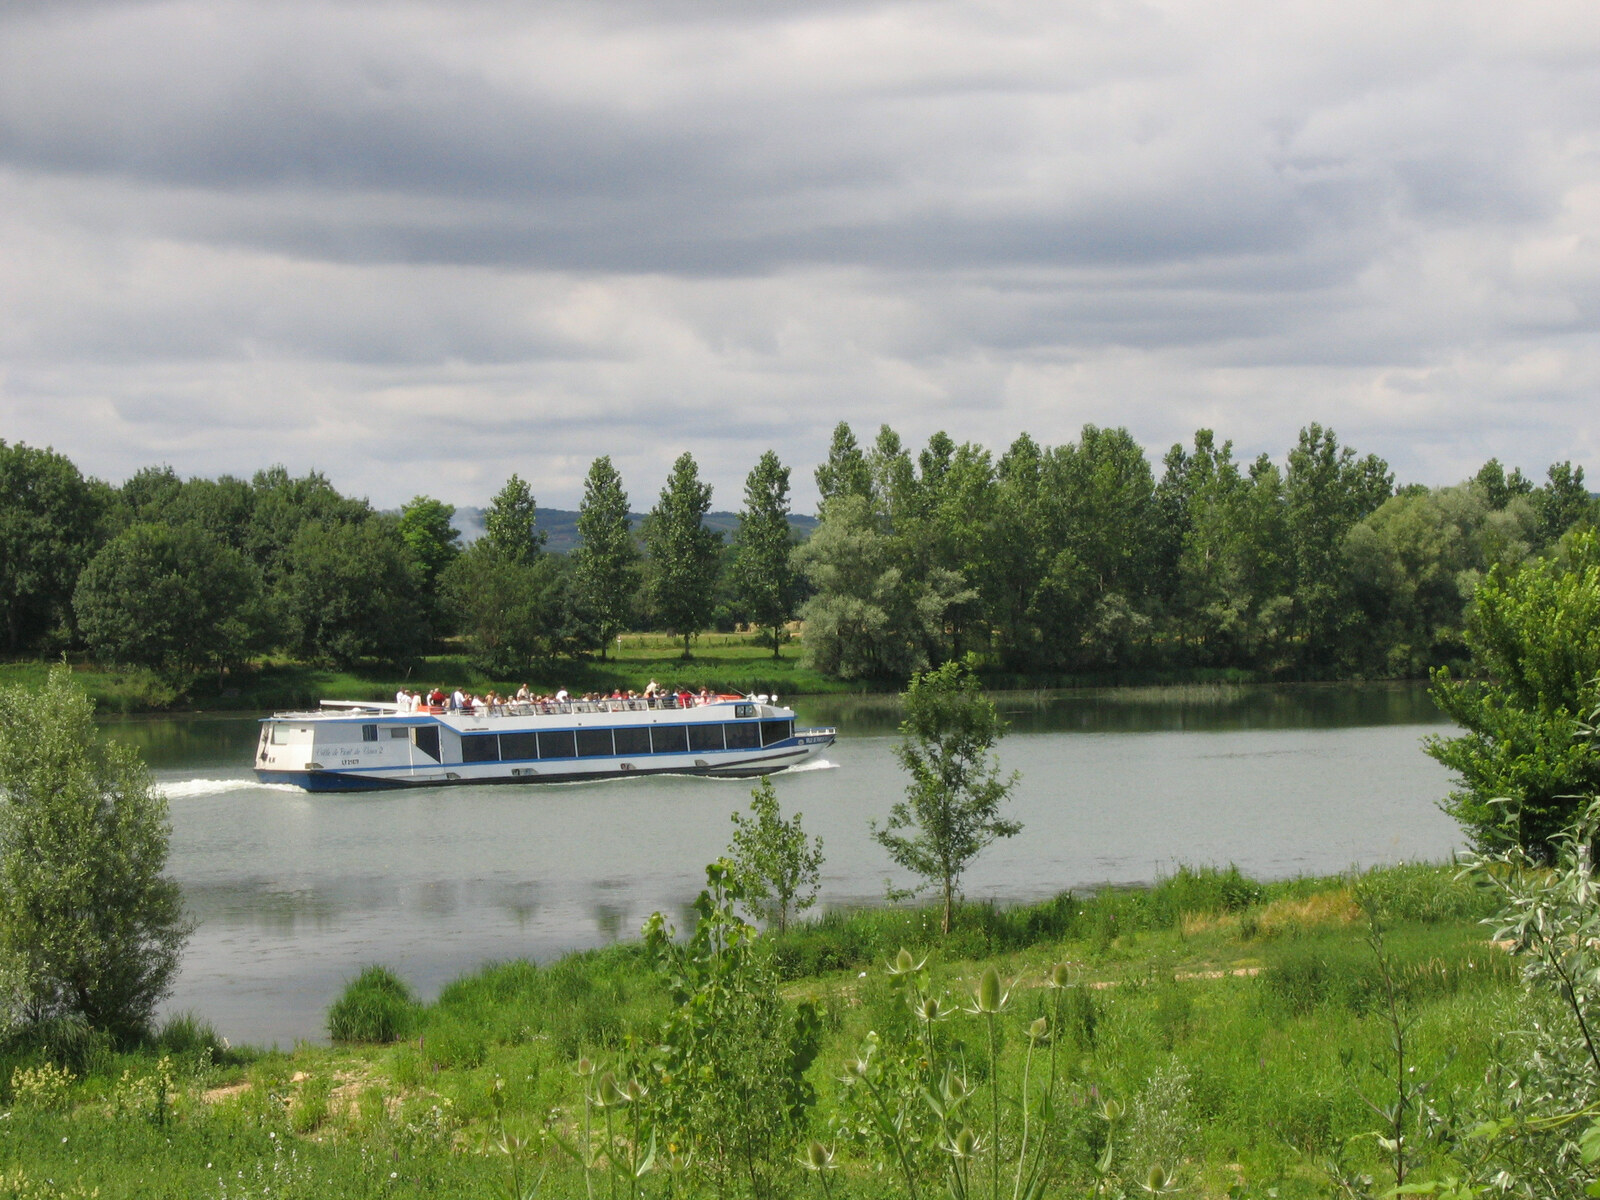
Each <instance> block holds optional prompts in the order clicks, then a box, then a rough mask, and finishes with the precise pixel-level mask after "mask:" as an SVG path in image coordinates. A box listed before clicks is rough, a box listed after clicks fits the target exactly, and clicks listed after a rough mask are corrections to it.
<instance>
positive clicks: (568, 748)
mask: <svg viewBox="0 0 1600 1200" xmlns="http://www.w3.org/2000/svg"><path fill="white" fill-rule="evenodd" d="M577 756H578V748H577V746H576V745H575V744H574V742H573V740H572V730H570V729H562V730H558V731H557V732H555V733H541V734H540V735H539V757H540V758H576V757H577Z"/></svg>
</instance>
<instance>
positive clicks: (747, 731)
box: [255, 699, 835, 792]
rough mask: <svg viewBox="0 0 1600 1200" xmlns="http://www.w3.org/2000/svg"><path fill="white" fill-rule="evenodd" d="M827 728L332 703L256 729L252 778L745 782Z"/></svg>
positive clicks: (633, 710)
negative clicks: (689, 778) (702, 778)
mask: <svg viewBox="0 0 1600 1200" xmlns="http://www.w3.org/2000/svg"><path fill="white" fill-rule="evenodd" d="M834 736H835V734H834V731H833V730H832V729H798V730H797V729H796V728H795V727H794V713H793V711H792V710H791V709H787V708H780V707H778V706H777V705H773V704H767V703H764V702H762V701H761V700H757V699H751V700H744V699H739V700H720V701H715V702H713V703H710V704H704V705H695V706H692V707H688V708H679V707H677V706H676V704H675V703H673V702H670V701H669V702H665V703H662V702H653V703H651V704H649V705H646V704H645V703H644V702H642V701H633V702H629V701H599V702H575V703H569V704H562V705H545V706H521V707H518V706H509V707H506V708H503V709H501V710H499V711H496V712H493V713H474V712H445V711H438V710H426V709H425V710H423V711H420V712H414V711H406V710H402V709H401V708H400V707H399V706H397V705H376V704H375V705H354V704H338V705H335V704H329V705H326V706H325V707H324V708H323V709H321V710H319V711H317V712H313V713H280V714H277V715H275V716H272V717H268V718H266V719H265V720H264V721H263V722H262V730H261V741H260V745H259V747H258V749H257V753H256V763H255V770H256V777H257V778H258V779H260V780H261V781H262V782H264V783H287V784H292V785H294V786H296V787H301V788H304V789H306V790H307V791H313V792H332V791H371V790H376V789H390V788H409V787H442V786H449V785H455V784H487V783H570V782H575V781H579V780H590V779H613V778H628V777H632V776H635V775H715V776H728V777H749V776H755V775H766V774H770V773H772V772H774V771H781V770H783V769H784V768H786V767H791V766H793V765H795V764H796V763H799V762H802V761H804V760H805V759H806V758H809V757H810V756H811V755H813V754H815V753H816V752H817V751H819V750H821V749H823V748H824V747H826V746H829V745H831V744H832V743H833V740H834Z"/></svg>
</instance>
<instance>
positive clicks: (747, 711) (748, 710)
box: [733, 704, 756, 717]
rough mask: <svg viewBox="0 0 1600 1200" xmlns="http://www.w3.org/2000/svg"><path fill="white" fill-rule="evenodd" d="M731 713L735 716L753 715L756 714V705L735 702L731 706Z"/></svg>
mask: <svg viewBox="0 0 1600 1200" xmlns="http://www.w3.org/2000/svg"><path fill="white" fill-rule="evenodd" d="M733 715H734V716H736V717H753V716H755V715H756V706H755V705H754V704H735V705H734V706H733Z"/></svg>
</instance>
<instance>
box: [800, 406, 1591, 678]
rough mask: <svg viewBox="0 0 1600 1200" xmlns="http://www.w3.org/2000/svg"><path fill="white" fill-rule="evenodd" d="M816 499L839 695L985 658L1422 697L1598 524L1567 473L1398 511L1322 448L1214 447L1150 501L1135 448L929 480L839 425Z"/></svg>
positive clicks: (831, 665) (1202, 442) (1308, 436)
mask: <svg viewBox="0 0 1600 1200" xmlns="http://www.w3.org/2000/svg"><path fill="white" fill-rule="evenodd" d="M817 484H818V489H819V491H820V492H821V495H822V505H821V513H820V517H821V524H820V525H819V527H818V528H817V530H816V532H815V533H814V534H813V535H812V536H811V538H810V539H809V540H808V541H807V542H806V543H805V544H804V545H803V546H800V547H799V548H798V549H797V550H796V552H795V563H796V565H797V567H798V568H799V570H800V571H801V572H802V574H803V575H804V577H805V579H806V580H807V581H809V584H810V586H811V588H812V595H811V596H810V598H809V599H808V600H807V601H806V603H805V604H804V606H803V608H802V610H801V612H802V615H803V617H804V618H805V622H806V638H805V641H806V650H807V653H808V654H809V655H811V656H812V658H813V660H814V662H815V664H816V665H817V666H819V667H820V668H822V669H823V670H825V671H827V672H829V673H831V674H835V675H839V676H843V677H846V678H855V677H859V678H872V677H884V678H905V677H906V676H908V675H909V674H910V673H911V672H912V671H915V670H918V669H922V668H925V667H926V666H928V665H930V664H937V663H940V662H944V661H948V660H950V659H952V658H956V657H959V656H961V655H962V654H964V653H965V652H967V651H969V650H972V651H978V652H980V653H981V654H982V655H984V656H985V657H986V659H987V660H988V662H989V663H990V664H991V665H992V666H994V667H998V668H999V669H1001V670H1003V671H1005V672H1008V673H1011V674H1014V675H1046V674H1059V673H1067V672H1092V671H1100V670H1105V669H1108V668H1112V669H1128V668H1140V669H1146V668H1153V669H1158V670H1162V669H1164V670H1171V669H1186V668H1240V669H1244V670H1248V671H1252V672H1257V673H1260V674H1264V675H1268V676H1272V677H1288V678H1328V677H1351V676H1366V677H1374V676H1384V677H1393V676H1409V675H1420V674H1422V673H1424V672H1425V671H1426V670H1427V669H1428V668H1430V667H1433V666H1436V665H1442V664H1446V663H1451V662H1458V661H1461V660H1464V659H1465V658H1466V656H1467V648H1466V644H1465V642H1464V640H1463V628H1464V614H1465V611H1466V608H1467V602H1468V600H1469V599H1470V598H1471V596H1472V593H1473V588H1474V587H1475V586H1476V584H1477V582H1478V580H1479V579H1480V578H1482V577H1483V576H1485V575H1486V574H1487V573H1488V572H1489V571H1490V570H1491V569H1492V568H1493V567H1495V566H1496V565H1500V566H1514V565H1516V564H1518V563H1521V562H1523V561H1526V560H1529V559H1532V558H1537V557H1539V556H1544V555H1548V554H1550V553H1551V552H1552V551H1553V549H1554V548H1555V547H1556V545H1557V544H1558V543H1559V542H1560V540H1561V538H1562V537H1563V535H1565V534H1566V533H1567V532H1568V531H1569V530H1570V529H1572V528H1573V527H1574V526H1576V525H1580V524H1584V523H1589V524H1592V523H1593V522H1594V520H1595V516H1596V511H1597V509H1596V504H1595V501H1594V499H1593V498H1592V497H1590V495H1589V493H1588V491H1587V490H1586V488H1585V487H1584V483H1583V469H1582V468H1581V467H1574V466H1573V465H1572V464H1571V463H1567V462H1563V463H1557V464H1555V465H1554V466H1552V467H1551V468H1550V469H1549V472H1548V477H1547V482H1546V483H1544V484H1543V485H1542V486H1539V487H1535V486H1534V485H1533V484H1532V482H1531V481H1530V480H1529V479H1528V478H1527V477H1526V476H1524V475H1523V474H1522V472H1521V471H1520V470H1516V469H1513V470H1511V471H1510V472H1507V471H1506V469H1505V468H1504V467H1503V466H1502V465H1501V463H1500V462H1499V461H1498V460H1497V459H1490V460H1489V461H1488V462H1487V463H1485V464H1484V466H1483V467H1482V469H1481V470H1479V471H1478V472H1477V474H1476V475H1475V476H1474V477H1473V478H1472V479H1470V480H1468V481H1466V482H1464V483H1462V484H1459V485H1456V486H1453V487H1439V488H1428V487H1425V486H1422V485H1411V486H1407V487H1401V488H1399V489H1396V487H1395V485H1394V476H1393V473H1392V472H1391V471H1390V470H1389V468H1388V465H1387V464H1386V463H1385V462H1384V461H1383V460H1382V459H1380V458H1378V457H1377V456H1376V455H1372V454H1367V455H1358V454H1357V453H1356V452H1355V451H1354V450H1353V449H1351V448H1349V447H1346V446H1341V445H1340V444H1339V442H1338V439H1337V437H1336V436H1335V435H1334V433H1333V431H1332V430H1328V429H1324V428H1323V427H1321V426H1319V425H1310V426H1308V427H1306V428H1305V429H1303V430H1301V432H1300V435H1299V438H1298V441H1297V443H1296V444H1295V446H1294V447H1293V448H1291V449H1290V451H1289V453H1288V455H1287V460H1286V464H1285V465H1284V466H1280V465H1279V464H1278V463H1276V462H1274V461H1273V460H1272V459H1270V458H1269V457H1268V456H1267V455H1265V454H1262V455H1261V456H1259V457H1258V458H1256V459H1255V460H1254V461H1253V462H1251V463H1248V464H1246V463H1241V462H1240V461H1238V460H1237V459H1236V458H1235V457H1234V453H1233V447H1232V443H1230V442H1223V443H1221V444H1220V445H1219V444H1218V443H1217V441H1216V439H1215V436H1214V435H1213V433H1212V432H1211V431H1210V430H1205V429H1202V430H1200V431H1199V432H1197V433H1196V434H1195V436H1194V441H1193V445H1192V447H1185V446H1182V445H1174V446H1173V447H1172V448H1171V449H1170V450H1169V451H1168V452H1167V454H1166V456H1165V458H1164V459H1163V462H1162V472H1161V475H1160V477H1159V478H1157V476H1156V474H1155V472H1154V471H1153V470H1152V468H1151V466H1150V463H1149V461H1148V460H1147V458H1146V456H1145V454H1144V451H1143V450H1142V449H1141V448H1140V446H1139V445H1138V444H1137V443H1136V442H1135V441H1134V440H1133V438H1132V437H1131V436H1130V435H1129V434H1128V432H1127V431H1126V430H1124V429H1101V428H1097V427H1096V426H1093V425H1089V426H1085V427H1084V429H1083V431H1082V434H1081V436H1080V437H1079V440H1078V441H1077V442H1075V443H1070V444H1067V445H1063V446H1055V447H1049V446H1040V445H1039V444H1037V443H1036V442H1035V441H1034V440H1033V439H1032V438H1031V437H1029V436H1028V435H1027V434H1023V435H1022V436H1021V437H1019V438H1017V439H1016V441H1014V442H1013V443H1012V444H1011V445H1010V446H1009V447H1008V448H1007V449H1006V450H1005V451H1004V453H1002V454H1000V455H999V456H998V457H995V456H994V455H992V454H991V453H990V451H989V450H988V449H987V448H985V447H983V446H979V445H976V444H974V443H971V442H968V443H963V444H961V445H956V444H955V443H954V442H952V441H951V439H950V438H949V437H948V436H946V435H944V434H935V435H934V436H933V437H932V438H931V439H929V442H928V445H927V447H926V448H925V449H923V450H922V451H921V452H920V453H918V454H917V455H916V456H915V458H913V456H912V454H911V452H910V451H909V450H908V449H907V448H906V447H905V446H904V445H903V444H902V442H901V440H900V438H899V436H898V435H897V434H896V433H895V432H894V431H893V430H892V429H890V428H888V427H887V426H885V427H883V428H882V429H880V430H879V433H878V435H877V438H876V440H875V441H874V442H873V443H872V445H870V446H867V447H863V446H862V445H861V444H860V443H859V442H858V441H857V439H856V438H855V436H854V433H853V431H852V430H851V429H850V428H849V426H848V425H844V424H841V425H840V426H839V427H838V428H837V429H836V430H835V431H834V435H833V442H832V446H831V448H830V450H829V454H828V459H827V461H826V462H825V463H824V464H823V465H822V466H820V467H818V469H817Z"/></svg>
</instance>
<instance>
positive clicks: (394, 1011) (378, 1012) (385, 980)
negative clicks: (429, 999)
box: [328, 966, 417, 1042]
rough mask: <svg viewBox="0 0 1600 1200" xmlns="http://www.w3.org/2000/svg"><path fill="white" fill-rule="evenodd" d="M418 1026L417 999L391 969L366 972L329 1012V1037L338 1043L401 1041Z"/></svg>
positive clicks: (353, 981)
mask: <svg viewBox="0 0 1600 1200" xmlns="http://www.w3.org/2000/svg"><path fill="white" fill-rule="evenodd" d="M416 1025H417V999H416V996H415V995H414V994H413V993H412V991H411V989H410V987H408V986H407V985H406V983H405V981H404V980H402V979H401V978H400V977H399V976H398V975H396V974H395V973H394V972H393V971H391V970H389V968H388V967H382V966H371V967H368V968H367V969H366V970H364V971H362V972H361V974H359V975H357V976H356V977H355V978H354V979H353V980H351V981H350V982H349V983H348V984H347V985H345V989H344V993H343V995H341V996H340V997H339V998H338V999H337V1000H335V1001H334V1003H333V1007H332V1008H330V1009H329V1010H328V1036H330V1037H331V1038H333V1040H334V1041H336V1042H398V1041H399V1040H400V1039H401V1038H405V1037H409V1036H411V1034H412V1032H413V1031H414V1030H415V1029H416Z"/></svg>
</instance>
